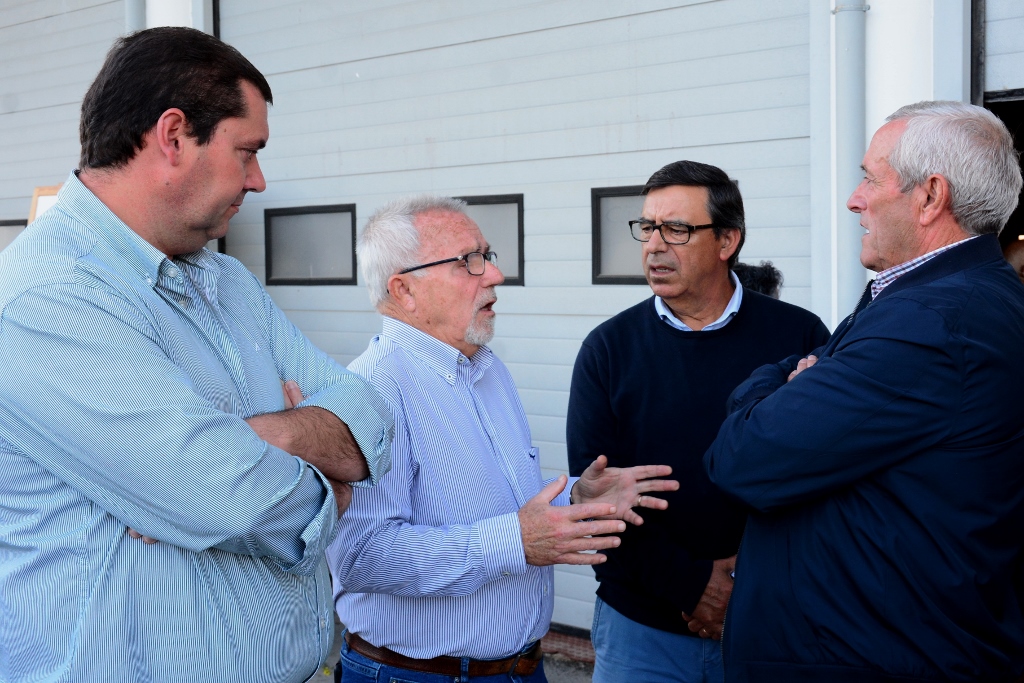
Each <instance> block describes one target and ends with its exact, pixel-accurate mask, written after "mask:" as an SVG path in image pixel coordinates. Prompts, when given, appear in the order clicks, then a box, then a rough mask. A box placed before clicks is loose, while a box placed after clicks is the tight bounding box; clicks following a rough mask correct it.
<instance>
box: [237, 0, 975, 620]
mask: <svg viewBox="0 0 1024 683" xmlns="http://www.w3.org/2000/svg"><path fill="white" fill-rule="evenodd" d="M990 1H992V0H990ZM672 4H678V3H669V2H656V1H653V0H652V2H648V3H644V4H642V5H638V4H636V3H634V4H631V5H630V10H631V11H633V12H634V14H633V15H632V16H621V17H616V16H612V15H614V13H615V11H621V5H620V6H615V5H608V4H604V3H587V2H585V1H584V0H558V1H557V2H547V3H536V2H528V1H527V0H515V1H513V0H504V1H503V2H501V3H500V4H499V5H497V6H495V5H493V4H492V5H480V4H479V3H476V2H472V1H471V0H457V1H456V2H444V3H442V2H437V1H428V2H415V3H411V2H387V3H372V2H369V1H368V0H364V1H362V2H354V3H322V2H313V3H299V2H289V3H281V2H279V1H275V0H256V1H255V2H242V0H222V2H221V8H222V29H223V35H224V36H225V38H226V39H227V40H228V41H229V42H231V43H232V44H234V45H235V46H236V47H238V48H239V49H240V50H241V51H242V52H243V54H246V56H248V57H249V58H250V59H252V60H253V62H254V63H255V64H256V65H257V66H258V67H260V68H261V69H263V70H264V71H265V72H266V73H268V75H269V79H270V82H271V85H272V87H273V88H274V92H275V99H276V101H277V104H276V105H275V106H274V107H273V108H272V109H271V115H270V116H271V133H272V136H271V140H270V143H269V145H268V147H267V149H266V150H265V151H264V152H262V153H261V155H260V157H261V162H262V165H263V169H264V172H265V174H266V177H267V181H268V189H267V191H266V192H265V193H264V194H262V195H258V196H250V197H249V198H248V199H247V200H246V202H245V205H243V207H242V211H241V213H240V214H239V216H238V217H237V218H236V219H235V222H234V223H233V225H232V232H231V234H230V235H229V237H228V250H229V253H232V254H234V255H236V256H240V257H242V260H243V262H245V263H246V264H247V265H248V266H249V267H250V269H252V270H253V271H254V272H256V273H257V274H259V275H262V259H263V220H262V212H263V209H265V208H274V207H286V206H299V205H308V204H321V203H322V204H328V203H339V202H344V203H349V202H351V203H356V204H357V220H358V221H360V223H364V222H365V220H366V217H367V216H369V215H370V213H371V212H372V211H373V210H374V209H376V208H377V207H379V206H381V205H382V204H384V203H385V202H387V201H389V200H390V199H392V198H394V197H395V196H399V195H403V194H411V193H416V192H423V191H430V192H438V193H444V194H452V195H479V194H507V193H519V192H521V193H523V194H524V195H525V213H524V221H525V223H524V230H525V244H524V248H525V254H526V266H525V268H526V270H525V276H526V286H525V287H515V288H513V287H507V288H506V287H501V288H499V290H498V296H499V301H498V304H497V306H496V309H495V310H496V311H497V313H498V323H497V335H496V337H495V340H494V342H493V343H492V347H493V348H494V349H495V351H496V352H497V354H498V355H499V356H500V357H501V358H502V359H503V360H504V361H505V363H506V365H507V366H508V368H509V370H510V372H511V373H512V376H513V378H514V380H515V382H516V384H517V386H518V387H519V388H520V394H521V397H522V399H523V404H524V407H525V409H526V412H527V415H528V419H529V421H530V424H531V428H532V430H533V436H534V441H535V443H536V444H537V445H538V446H540V447H541V466H542V468H543V471H544V474H545V476H554V475H555V474H557V473H559V472H562V471H564V469H565V467H566V456H565V443H564V438H565V434H564V432H565V419H564V414H565V409H566V405H567V400H568V388H569V382H570V378H571V373H572V365H573V362H574V361H575V357H576V353H577V352H578V349H579V345H580V343H581V341H582V339H583V338H584V337H585V336H586V334H587V333H589V331H590V330H591V329H593V328H594V327H595V326H596V325H598V324H599V323H600V322H602V321H603V320H605V319H607V318H608V317H609V316H611V315H614V314H615V313H617V312H619V311H621V310H623V309H624V308H627V307H628V306H631V305H633V304H635V303H637V302H639V301H641V300H643V299H646V298H647V297H648V296H650V290H649V289H648V288H647V287H645V286H601V287H595V286H592V285H590V284H589V283H590V272H589V270H590V268H589V266H590V263H589V261H590V241H591V238H590V188H591V187H606V186H615V185H635V184H642V183H643V182H644V181H645V180H646V179H647V177H648V176H649V175H650V174H651V173H652V172H653V171H654V170H656V169H657V168H659V167H660V166H662V165H664V164H665V163H668V162H670V161H674V160H676V159H681V158H692V159H698V160H701V161H705V162H707V163H712V164H715V165H718V166H721V167H722V168H724V169H725V170H726V171H727V172H729V173H730V175H732V176H733V177H735V178H737V179H738V180H739V182H740V187H741V190H742V191H743V193H744V196H745V198H746V205H747V216H748V226H749V229H748V245H747V247H746V248H745V251H744V254H743V256H744V258H745V259H746V260H753V261H756V260H760V259H770V260H772V261H773V262H774V263H775V264H776V265H777V266H778V267H779V268H780V269H781V270H782V271H783V272H784V274H785V277H786V286H785V287H784V289H783V295H782V296H783V299H785V300H789V301H796V302H798V303H801V302H802V303H803V304H804V305H806V304H807V303H809V302H810V289H809V285H810V258H809V254H810V238H809V235H810V215H809V214H810V209H809V204H810V200H809V182H810V179H809V170H808V165H809V154H810V147H809V139H808V135H809V114H808V106H809V99H808V89H809V86H808V78H809V71H810V65H809V61H808V31H809V28H808V27H809V24H808V3H807V2H806V0H786V1H785V2H775V3H765V2H762V1H761V0H717V1H714V2H702V3H700V4H694V5H690V6H682V7H669V5H672ZM645 11H649V13H644V12H645ZM638 36H643V37H644V39H643V40H640V39H639V38H638ZM666 41H673V42H674V44H675V45H676V49H673V50H665V49H664V44H665V42H666ZM360 227H362V226H361V224H360ZM270 292H271V296H273V297H274V299H275V301H277V302H278V304H279V305H281V306H282V308H284V309H285V310H286V311H287V312H288V313H289V315H290V316H291V317H292V319H293V320H294V321H295V322H296V324H297V325H299V327H300V328H301V329H303V330H305V331H307V332H311V333H313V334H314V335H315V338H316V339H317V340H319V341H321V342H322V343H323V344H325V345H329V346H330V347H331V349H330V352H331V353H332V354H333V355H334V356H335V357H336V358H339V359H346V360H348V359H350V358H351V357H352V356H353V355H354V354H356V353H358V352H359V351H361V350H362V348H359V347H360V345H361V346H362V347H365V344H366V342H367V341H368V340H369V338H370V336H372V334H374V333H376V332H377V330H379V317H378V315H377V314H376V313H375V312H373V311H372V309H371V308H370V305H369V302H368V300H367V297H366V293H365V290H364V289H363V288H362V287H273V288H271V289H270ZM513 335H514V336H513ZM556 577H558V578H557V579H556V580H557V582H558V583H557V586H556V612H555V620H556V621H560V622H562V623H571V624H573V625H576V626H580V627H583V628H589V626H590V618H591V615H592V609H593V607H592V601H593V588H594V580H593V577H592V573H591V572H590V570H589V569H588V568H559V569H558V570H556Z"/></svg>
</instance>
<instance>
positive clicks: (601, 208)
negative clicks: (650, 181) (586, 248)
mask: <svg viewBox="0 0 1024 683" xmlns="http://www.w3.org/2000/svg"><path fill="white" fill-rule="evenodd" d="M643 189H644V186H643V185H627V186H624V187H595V188H591V190H590V212H591V226H592V227H591V229H592V233H593V246H592V249H593V278H592V280H591V282H592V283H593V284H595V285H645V284H647V279H646V278H644V269H643V266H642V265H641V259H642V256H641V245H640V242H637V241H636V240H635V239H633V237H632V236H631V235H630V234H629V221H631V220H633V219H635V218H639V217H640V212H641V211H642V210H643V207H644V196H643V195H641V194H640V193H641V192H642V191H643Z"/></svg>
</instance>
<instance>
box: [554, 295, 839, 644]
mask: <svg viewBox="0 0 1024 683" xmlns="http://www.w3.org/2000/svg"><path fill="white" fill-rule="evenodd" d="M826 339H828V330H827V329H826V328H825V326H824V325H823V324H822V323H821V320H819V319H818V317H817V316H815V315H814V314H812V313H809V312H808V311H805V310H804V309H802V308H799V307H797V306H793V305H791V304H787V303H783V302H781V301H776V300H775V299H770V298H768V297H765V296H761V295H760V294H756V293H754V292H751V291H744V292H743V304H742V306H741V307H740V310H739V312H738V313H737V314H736V316H735V317H734V318H733V319H732V321H731V322H729V324H728V325H726V326H725V327H723V328H721V329H718V330H713V331H710V332H683V331H681V330H677V329H674V328H672V327H670V326H669V325H668V324H666V323H665V322H664V321H663V320H661V319H659V317H658V315H657V313H656V312H655V308H654V297H651V298H650V299H647V300H646V301H644V302H642V303H640V304H638V305H636V306H633V307H632V308H629V309H627V310H625V311H623V312H622V313H620V314H618V315H616V316H615V317H614V318H612V319H610V320H608V321H606V322H605V323H603V324H601V325H599V326H598V327H597V328H596V329H595V330H594V331H592V332H591V333H590V335H588V336H587V338H586V340H585V341H584V342H583V347H582V348H581V349H580V353H579V356H578V357H577V358H576V366H575V368H574V369H573V376H572V389H571V391H570V394H569V414H568V419H567V424H566V441H567V444H568V449H569V470H570V471H571V472H572V474H574V475H579V474H580V473H581V472H582V471H583V470H584V469H585V468H586V467H587V465H589V464H590V463H591V462H592V461H593V460H594V458H596V457H597V456H598V455H601V454H604V455H606V456H608V459H609V461H610V464H611V465H613V466H616V467H629V466H632V465H648V464H666V465H671V466H672V469H673V473H672V478H674V479H678V480H679V483H680V489H679V491H677V492H674V493H670V494H666V495H665V498H667V499H668V501H669V509H668V510H666V511H657V510H646V509H645V510H643V511H641V516H642V517H643V518H644V522H645V523H644V524H643V525H642V526H640V527H633V526H630V527H629V528H628V529H627V531H626V532H625V533H624V534H622V535H621V537H622V545H621V546H619V547H618V548H616V549H613V550H609V551H607V554H608V561H607V562H606V563H604V564H601V565H597V566H596V567H595V568H594V569H595V571H596V573H597V578H598V580H599V581H600V582H601V585H600V588H599V589H598V595H599V596H600V597H601V599H602V600H604V601H605V602H607V603H608V604H609V605H611V606H612V607H613V608H614V609H616V610H617V611H619V612H620V613H622V614H624V615H626V616H627V617H629V618H630V619H633V620H634V621H638V622H640V623H642V624H645V625H647V626H651V627H653V628H658V629H662V630H665V631H671V632H674V633H686V634H689V633H690V632H689V630H688V629H687V628H686V622H684V621H683V619H682V616H681V612H683V611H687V612H690V611H692V610H693V608H694V607H695V606H696V604H697V601H698V600H699V599H700V596H701V594H702V593H703V592H704V588H705V587H706V586H707V582H708V578H709V577H710V575H711V562H712V560H715V559H719V558H723V557H729V556H730V555H733V554H734V553H735V552H736V548H737V546H738V544H739V539H740V534H741V533H742V531H743V525H744V522H745V520H746V513H745V511H744V508H743V507H742V506H740V505H738V504H736V503H734V502H730V501H729V500H728V499H726V498H725V497H724V496H723V495H722V494H720V493H719V492H718V490H717V489H716V488H715V487H714V486H712V484H711V483H710V481H708V478H707V475H706V474H705V473H704V468H703V466H702V461H701V459H702V457H703V455H704V451H705V450H707V447H708V446H709V445H710V444H711V442H712V441H713V440H714V438H715V435H716V434H717V433H718V428H719V426H720V425H721V424H722V421H723V420H724V419H725V417H726V399H727V398H728V396H729V394H730V392H732V390H733V389H734V388H735V387H736V386H737V385H738V384H739V383H740V382H742V381H743V380H745V379H746V378H747V377H748V376H749V375H750V373H751V371H752V370H754V369H755V368H757V367H759V366H761V365H763V364H765V363H773V362H777V361H780V360H782V359H783V358H785V357H787V356H789V355H791V354H795V353H800V354H803V353H807V352H810V351H811V350H812V349H814V348H816V347H818V346H820V345H821V344H823V343H824V342H825V340H826Z"/></svg>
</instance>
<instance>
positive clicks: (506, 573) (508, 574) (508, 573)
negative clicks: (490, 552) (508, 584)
mask: <svg viewBox="0 0 1024 683" xmlns="http://www.w3.org/2000/svg"><path fill="white" fill-rule="evenodd" d="M501 575H502V576H512V572H502V573H501Z"/></svg>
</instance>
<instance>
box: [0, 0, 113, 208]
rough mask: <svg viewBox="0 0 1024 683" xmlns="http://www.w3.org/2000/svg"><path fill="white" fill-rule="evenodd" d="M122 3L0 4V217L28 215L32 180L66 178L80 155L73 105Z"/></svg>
mask: <svg viewBox="0 0 1024 683" xmlns="http://www.w3.org/2000/svg"><path fill="white" fill-rule="evenodd" d="M123 30H124V8H123V4H122V2H121V0H108V1H106V2H90V1H88V0H35V1H34V2H19V3H15V4H13V5H10V6H5V7H3V8H2V9H0V62H3V64H4V66H5V69H4V70H3V72H2V73H0V197H2V198H3V200H4V201H3V204H2V206H4V207H11V208H10V209H7V208H5V209H4V213H3V215H0V218H20V217H25V216H27V214H28V209H29V205H30V203H31V197H32V191H33V189H34V188H35V187H36V186H38V185H54V184H58V183H61V182H63V181H64V179H65V178H66V177H67V174H68V173H69V172H70V171H71V169H73V168H74V167H75V166H76V165H77V161H78V155H79V143H78V110H79V106H80V103H81V99H82V96H83V95H84V94H85V90H86V88H88V86H89V84H90V83H91V82H92V80H93V78H94V77H95V76H96V72H97V71H99V67H100V65H101V64H102V62H103V58H104V56H105V55H106V52H107V50H108V49H109V48H110V45H111V43H112V42H113V40H114V39H115V38H116V37H117V36H118V35H120V33H121V32H122V31H123Z"/></svg>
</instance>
